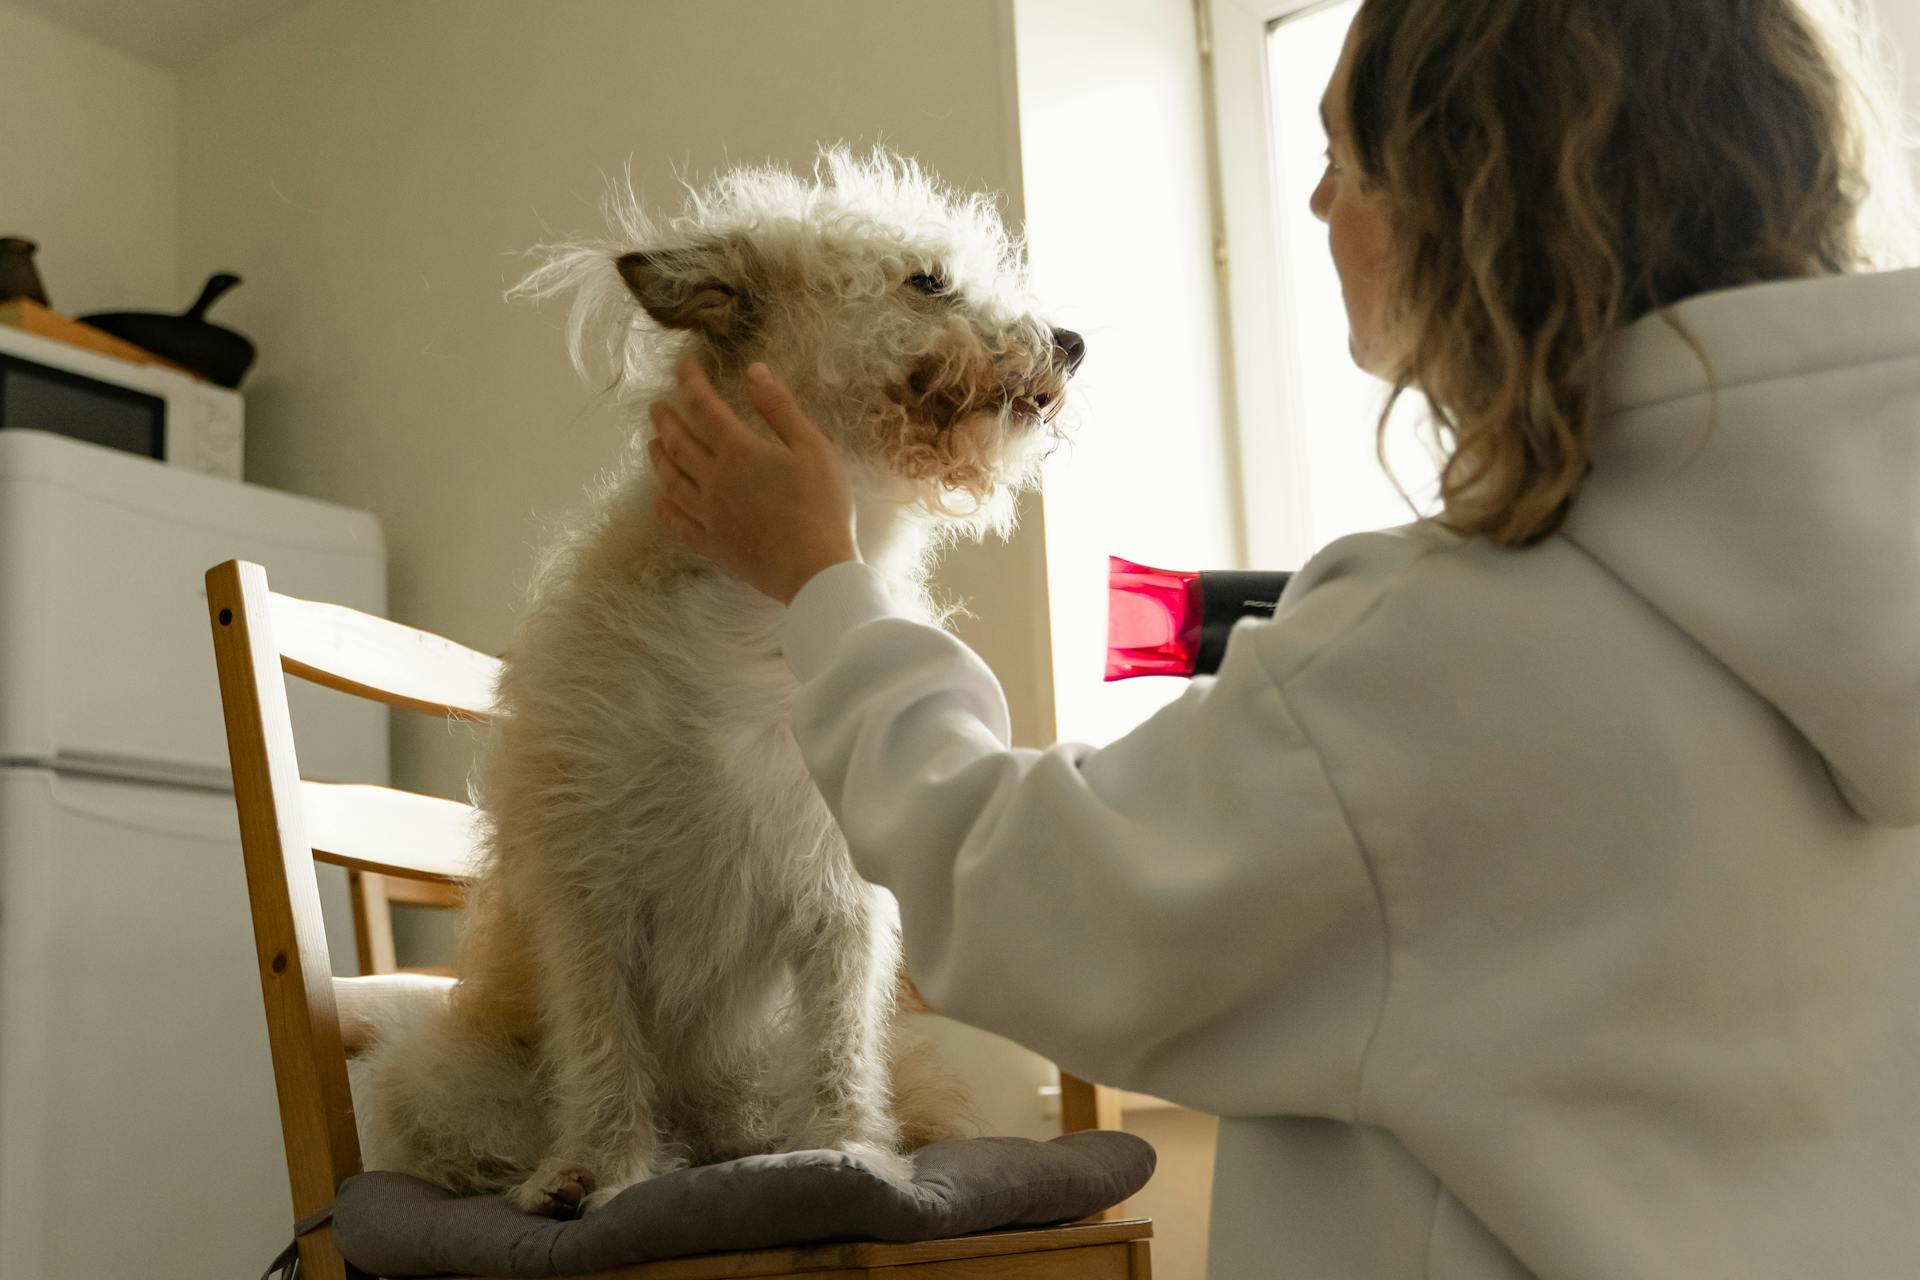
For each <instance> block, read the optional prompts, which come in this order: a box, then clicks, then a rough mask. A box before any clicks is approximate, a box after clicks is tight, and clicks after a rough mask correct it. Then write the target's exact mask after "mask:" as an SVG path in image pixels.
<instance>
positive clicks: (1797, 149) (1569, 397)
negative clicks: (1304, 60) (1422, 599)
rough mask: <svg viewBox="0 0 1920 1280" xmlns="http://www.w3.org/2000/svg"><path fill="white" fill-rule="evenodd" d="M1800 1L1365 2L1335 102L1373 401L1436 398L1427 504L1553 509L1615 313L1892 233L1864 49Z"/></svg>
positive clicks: (1771, 272)
mask: <svg viewBox="0 0 1920 1280" xmlns="http://www.w3.org/2000/svg"><path fill="white" fill-rule="evenodd" d="M1819 2H1820V0H1366V3H1365V4H1364V5H1363V6H1362V7H1361V9H1360V11H1359V15H1358V17H1357V18H1356V19H1355V24H1354V30H1353V35H1352V45H1351V55H1350V56H1351V59H1352V61H1351V68H1352V72H1351V76H1350V79H1349V84H1348V101H1347V118H1348V119H1349V121H1350V122H1351V128H1352V133H1353V139H1354V148H1355V151H1356V153H1357V155H1358V158H1359V161H1360V165H1361V169H1362V175H1363V181H1364V182H1366V183H1367V185H1368V186H1370V187H1378V188H1380V189H1382V190H1383V191H1384V193H1385V197H1386V200H1387V204H1388V208H1389V210H1390V218H1391V222H1392V227H1393V233H1392V235H1393V239H1392V247H1391V256H1392V259H1393V265H1394V269H1395V271H1394V274H1395V280H1396V287H1395V290H1394V297H1393V299H1392V302H1391V306H1392V307H1393V313H1392V316H1391V318H1390V325H1389V327H1390V331H1391V332H1392V333H1393V334H1394V335H1396V337H1397V339H1398V342H1397V345H1396V348H1395V351H1394V355H1393V357H1392V361H1391V364H1390V366H1389V367H1388V369H1387V370H1386V371H1385V372H1386V376H1387V378H1388V380H1389V381H1390V382H1391V383H1392V384H1393V395H1392V397H1391V398H1390V400H1389V403H1388V412H1389V413H1390V412H1391V410H1392V407H1393V404H1394V403H1395V402H1397V401H1398V399H1399V398H1400V396H1402V395H1403V394H1405V393H1406V392H1407V391H1409V390H1412V389H1417V390H1418V391H1419V392H1420V393H1422V394H1423V395H1424V396H1425V397H1426V399H1427V401H1428V403H1429V405H1430V407H1431V409H1432V412H1433V420H1434V425H1435V427H1436V429H1437V431H1438V433H1439V437H1440V439H1439V445H1440V450H1439V451H1440V453H1441V455H1442V456H1443V457H1444V458H1445V462H1444V466H1443V468H1442V471H1441V478H1440V494H1439V496H1440V499H1441V504H1442V507H1443V515H1442V516H1441V517H1440V518H1439V519H1440V523H1442V524H1443V525H1445V526H1446V527H1448V528H1450V529H1453V530H1455V531H1456V532H1459V533H1462V534H1465V535H1468V536H1484V537H1487V538H1490V539H1492V540H1493V541H1495V542H1497V543H1499V544H1501V545H1505V546H1516V547H1517V546H1526V545H1530V544H1532V543H1535V542H1538V541H1539V540H1541V539H1543V538H1545V537H1547V536H1549V535H1550V534H1552V533H1553V532H1554V531H1555V530H1556V529H1558V528H1559V526H1560V524H1561V522H1562V521H1563V520H1564V519H1565V517H1566V514H1567V512H1568V510H1569V509H1570V507H1571V505H1572V503H1573V501H1574V499H1575V498H1576V497H1577V495H1578V493H1579V490H1580V486H1581V483H1582V482H1583V480H1584V479H1585V477H1586V474H1587V472H1588V469H1589V462H1588V452H1589V446H1590V443H1591V439H1592V434H1593V431H1594V428H1595V424H1596V420H1597V417H1598V413H1599V387H1598V385H1597V384H1598V381H1599V379H1598V374H1599V372H1600V367H1601V362H1602V358H1603V356H1604V352H1605V345H1606V340H1607V338H1608V336H1609V335H1610V334H1611V333H1613V332H1614V331H1616V330H1617V329H1618V328H1620V327H1621V326H1623V325H1625V324H1629V323H1631V322H1633V321H1634V320H1637V319H1639V318H1641V317H1643V316H1646V315H1649V314H1653V313H1660V314H1662V315H1667V311H1666V309H1667V308H1668V307H1670V306H1672V305H1673V304H1674V303H1677V302H1679V301H1681V300H1682V299H1685V298H1688V297H1691V296H1693V295H1695V294H1700V293H1705V292H1709V291H1712V290H1716V289H1726V288H1732V287H1735V286H1739V285H1748V284H1756V283H1761V282H1764V281H1772V280H1784V279H1792V278H1798V277H1808V276H1817V275H1830V274H1839V273H1847V272H1853V271H1859V270H1864V269H1869V268H1871V267H1874V266H1878V265H1885V264H1887V263H1888V262H1890V261H1891V260H1892V253H1894V252H1900V251H1903V249H1896V250H1886V249H1884V248H1883V247H1882V246H1879V245H1876V244H1873V243H1870V242H1869V239H1868V237H1867V236H1866V235H1864V234H1863V225H1864V224H1863V220H1862V216H1861V215H1862V211H1863V208H1865V206H1866V205H1867V201H1868V195H1869V190H1870V188H1871V187H1872V186H1873V185H1874V184H1873V182H1872V181H1871V180H1870V175H1872V174H1873V170H1874V164H1873V155H1874V154H1875V144H1874V142H1873V125H1874V121H1873V116H1874V115H1876V114H1878V111H1877V110H1876V103H1875V101H1874V100H1872V98H1871V97H1870V95H1869V93H1868V92H1867V88H1866V86H1868V85H1869V84H1871V83H1873V82H1874V81H1875V77H1874V76H1873V75H1872V74H1871V72H1872V70H1873V67H1872V66H1871V62H1872V59H1871V58H1869V57H1868V56H1866V55H1868V54H1869V53H1870V46H1869V45H1868V43H1867V42H1866V41H1865V40H1864V37H1859V36H1858V33H1859V31H1860V30H1861V28H1860V27H1859V25H1858V24H1853V25H1847V24H1843V23H1840V22H1837V21H1824V22H1823V21H1822V20H1821V19H1820V17H1819V16H1818V15H1817V14H1816V12H1815V11H1814V9H1812V8H1810V7H1809V4H1810V3H1814V4H1817V3H1819ZM1834 2H1835V3H1844V2H1847V0H1834ZM1838 12H1839V11H1838V10H1836V11H1835V14H1836V15H1837V14H1838ZM1849 33H1852V34H1851V35H1850V34H1849ZM1902 178H1903V179H1904V171H1902ZM1882 185H1883V188H1886V189H1887V193H1888V194H1891V189H1890V187H1891V185H1892V184H1882ZM1898 185H1902V186H1906V184H1905V183H1904V182H1902V183H1901V184H1898ZM1906 193H1907V194H1908V195H1909V196H1910V193H1911V188H1910V186H1906ZM1667 318H1668V322H1669V323H1675V322H1674V320H1673V318H1672V317H1671V316H1670V315H1668V316H1667ZM1675 327H1676V328H1678V327H1679V326H1678V325H1677V323H1676V324H1675ZM1683 336H1685V335H1684V332H1683ZM1689 341H1691V339H1689ZM1694 349H1695V351H1696V353H1698V354H1700V355H1701V358H1702V360H1703V362H1704V361H1705V353H1704V352H1702V351H1700V348H1699V347H1698V345H1697V344H1695V347H1694ZM1709 377H1710V378H1711V367H1710V366H1709ZM1386 428H1387V414H1384V413H1383V414H1382V416H1381V420H1380V432H1381V456H1382V461H1383V463H1384V461H1385V446H1384V436H1385V431H1386Z"/></svg>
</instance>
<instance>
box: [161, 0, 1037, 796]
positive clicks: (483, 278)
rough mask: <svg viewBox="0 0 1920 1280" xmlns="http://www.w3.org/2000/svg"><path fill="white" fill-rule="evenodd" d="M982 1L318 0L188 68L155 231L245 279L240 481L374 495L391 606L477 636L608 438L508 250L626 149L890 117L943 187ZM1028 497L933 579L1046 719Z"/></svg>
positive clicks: (400, 764)
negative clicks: (244, 423)
mask: <svg viewBox="0 0 1920 1280" xmlns="http://www.w3.org/2000/svg"><path fill="white" fill-rule="evenodd" d="M1007 15H1008V4H1007V3H1006V2H1005V0H986V2H972V3H967V4H961V5H954V4H950V3H942V2H940V0H904V2H902V0H789V2H786V3H780V4H770V3H762V2H752V0H650V2H649V3H646V4H633V3H627V2H624V0H566V2H565V3H557V4H531V3H526V2H525V0H414V2H413V3H409V4H404V5H396V4H386V3H376V2H373V0H340V2H330V3H327V4H324V5H308V6H302V7H300V8H297V9H295V10H294V11H293V12H291V13H290V14H288V15H286V16H285V17H283V18H281V19H279V20H277V21H275V22H273V23H270V24H269V25H267V26H265V27H263V28H261V29H259V30H257V31H254V32H252V33H250V34H248V35H247V36H245V37H243V38H242V39H240V40H239V41H237V42H235V43H233V44H231V45H230V46H228V47H227V48H225V49H223V50H221V51H220V52H218V53H217V54H216V55H215V56H213V57H211V58H209V59H206V60H204V61H202V62H201V63H200V64H198V65H197V66H196V67H195V68H194V69H193V70H192V72H191V73H190V74H189V75H188V76H187V77H186V78H185V83H184V85H183V130H182V136H183V138H184V140H185V148H184V150H185V170H184V173H185V182H184V187H183V191H184V200H183V211H182V219H181V223H182V236H183V243H184V245H185V246H186V250H187V254H188V256H189V257H191V258H193V259H195V260H199V259H201V258H209V259H210V258H213V257H218V258H219V260H220V261H221V262H222V263H223V264H224V265H227V266H229V267H231V268H232V269H234V270H236V271H238V272H239V273H240V274H241V275H243V276H245V277H247V280H248V284H247V285H246V287H245V288H243V289H241V290H239V291H237V292H236V293H235V294H234V295H233V298H232V301H231V303H230V304H228V309H227V312H226V316H227V322H228V323H229V324H232V325H233V326H234V327H236V328H239V329H241V330H243V331H245V332H247V333H248V334H249V335H250V336H252V337H253V338H254V339H255V340H256V341H257V342H258V343H259V345H260V350H261V358H260V365H259V367H258V369H257V371H256V373H255V374H254V375H253V376H252V377H251V378H250V379H249V382H248V385H247V390H248V393H249V414H250V421H249V427H248V433H249V434H248V448H249V450H250V459H249V466H248V471H249V478H250V479H252V480H255V481H258V482H260V483H264V484H268V485H273V486H276V487H279V488H285V489H293V490H297V491H299V492H303V493H310V494H313V495H315V496H319V497H325V498H330V499H334V500H336V501H341V502H346V503H351V504H354V505H357V506H364V507H367V508H370V509H371V510H373V511H375V512H377V513H378V514H379V515H380V516H381V518H382V519H383V520H384V521H385V522H386V528H387V537H388V546H389V548H390V550H391V555H392V568H391V599H392V609H393V612H394V615H395V616H396V617H399V618H401V619H403V620H406V621H410V622H413V623H416V624H418V625H422V626H426V627H429V628H432V629H436V630H440V631H444V632H446V633H448V634H450V635H453V636H455V637H457V638H459V639H462V640H464V641H466V642H467V643H470V644H473V645H476V646H478V647H481V648H486V649H490V650H496V651H497V650H499V649H501V648H503V647H505V645H506V644H507V643H508V640H509V636H510V630H511V624H512V620H513V617H514V613H515V609H516V607H517V605H518V603H519V599H520V592H521V588H522V585H523V583H524V581H525V579H526V577H527V575H528V572H529V569H530V566H531V563H532V552H531V547H532V546H533V545H534V544H536V543H538V542H539V541H540V540H541V537H542V535H541V531H540V529H541V526H540V521H541V519H542V518H544V517H549V516H552V515H554V514H556V513H559V512H562V511H564V510H565V509H566V508H568V507H569V506H571V505H572V504H573V503H574V502H576V501H577V499H578V498H579V496H580V494H581V492H582V488H583V485H584V483H585V482H586V480H587V479H588V478H589V477H590V476H591V475H592V473H593V472H594V471H595V469H596V468H598V467H600V466H601V465H603V464H605V463H607V462H608V461H610V460H611V459H612V457H613V456H614V453H615V446H616V439H617V428H616V427H615V426H614V425H613V424H610V423H609V422H608V421H606V419H605V418H604V417H601V416H597V415H595V414H592V413H584V412H583V409H585V408H586V406H587V405H588V402H589V400H590V399H591V398H592V392H591V390H590V389H589V388H587V387H585V386H583V385H582V384H581V383H580V381H579V380H578V379H577V378H576V377H575V375H574V374H573V372H572V371H571V369H570V368H569V367H568V365H567V362H566V357H565V354H564V351H563V342H562V337H561V334H560V331H559V323H560V315H559V312H558V310H557V309H555V310H550V311H548V312H547V313H546V314H542V313H540V312H537V311H536V310H534V309H533V308H531V307H529V306H526V305H511V306H510V305H508V304H506V303H505V302H503V301H502V299H501V293H502V291H503V289H504V288H505V287H506V286H507V285H508V284H510V283H512V281H513V280H514V279H515V278H516V277H517V275H518V273H519V272H520V270H521V269H522V266H523V261H522V260H521V259H519V258H517V257H516V256H515V255H516V254H518V253H520V252H521V251H523V250H525V249H526V248H528V247H529V246H531V245H532V244H534V243H536V242H537V241H539V240H541V239H543V238H548V237H550V236H554V235H564V234H567V233H578V232H583V231H584V232H591V231H595V230H597V229H598V217H597V213H596V211H595V209H594V204H595V202H596V201H597V199H598V197H599V194H600V191H601V189H602V177H603V175H604V174H609V173H618V172H619V171H620V170H621V168H622V166H623V165H625V164H626V163H627V162H628V160H629V158H631V160H632V164H633V173H634V179H635V183H636V185H637V187H638V188H639V189H640V190H641V192H642V194H643V195H644V196H645V197H646V198H647V199H648V200H650V201H655V202H659V203H660V204H661V205H663V206H666V207H672V206H674V205H677V203H678V196H679V192H678V190H677V188H676V186H675V184H674V173H673V167H674V166H675V165H679V166H683V167H684V169H685V170H686V171H688V172H690V173H693V174H696V175H698V174H704V173H708V172H711V171H712V170H713V169H715V168H716V167H719V166H722V165H724V164H727V163H729V162H735V161H761V160H765V159H767V158H769V157H772V158H775V159H778V160H782V161H787V162H790V163H795V164H802V165H804V164H806V163H808V162H809V161H810V159H811V156H812V154H813V151H814V148H815V146H816V144H818V143H819V142H821V141H823V140H828V141H830V140H834V139H841V138H845V139H852V140H866V141H871V140H873V139H874V138H876V137H878V136H881V135H883V134H884V137H885V138H886V140H887V141H888V142H889V143H890V144H892V145H894V146H896V147H898V148H900V149H902V150H904V151H908V152H911V153H914V154H916V155H918V156H919V157H921V158H922V159H923V160H924V161H925V162H926V163H927V164H928V165H930V166H931V167H932V168H933V169H935V170H936V171H938V172H939V173H941V174H942V175H943V176H945V177H946V178H947V179H948V180H949V181H951V182H954V183H956V184H961V185H966V186H971V187H981V188H985V189H989V190H997V191H1006V192H1010V193H1011V195H1010V200H1009V205H1008V210H1007V211H1008V216H1009V217H1010V218H1011V219H1012V220H1014V221H1015V222H1016V223H1017V222H1018V220H1019V217H1020V203H1019V199H1020V169H1019V163H1018V153H1017V150H1016V145H1015V141H1014V138H1013V133H1012V128H1013V103H1012V86H1011V82H1010V80H1009V79H1008V78H1007V77H1008V75H1009V72H1008V58H1009V55H1008V53H1007V42H1008V29H1007V23H1008V16H1007ZM1040 563H1041V562H1040V543H1039V539H1038V529H1037V526H1036V527H1035V528H1034V529H1032V530H1031V531H1029V532H1028V534H1027V535H1026V536H1025V538H1023V539H1021V540H1017V541H1016V543H1015V544H1014V545H1013V546H1011V547H1007V546H995V547H990V548H983V549H978V550H973V551H970V552H963V553H961V554H959V555H957V556H956V557H954V564H953V566H952V567H951V568H950V570H949V571H948V572H947V573H946V574H945V575H944V577H943V583H944V585H945V587H946V589H947V590H949V591H951V592H953V593H955V594H959V595H963V596H972V597H976V598H977V599H978V601H979V603H978V607H977V610H976V612H977V613H978V614H979V615H980V617H979V620H978V622H977V623H975V624H973V625H971V626H969V627H963V632H964V633H966V634H967V635H968V636H969V638H970V639H973V640H976V641H978V642H979V644H980V647H981V648H982V650H983V651H984V652H985V653H986V655H987V656H988V658H989V660H990V661H993V662H995V664H996V666H997V667H998V669H999V670H1000V672H1001V675H1002V678H1003V679H1004V680H1005V681H1006V682H1007V684H1008V686H1009V689H1008V691H1009V695H1010V699H1011V701H1012V702H1013V705H1014V707H1015V709H1016V710H1015V718H1016V721H1017V723H1018V725H1019V728H1020V729H1021V731H1022V732H1023V734H1024V735H1025V736H1027V737H1028V738H1033V739H1037V738H1041V737H1045V736H1047V734H1048V733H1049V731H1050V729H1051V721H1050V718H1049V717H1048V716H1047V715H1046V699H1045V678H1046V669H1045V647H1044V635H1045V618H1044V616H1043V614H1041V613H1040V612H1039V610H1040V608H1041V605H1040V577H1039V575H1040ZM465 767H466V752H465V750H464V749H463V745H462V744H461V743H459V742H457V741H455V740H454V738H453V737H452V736H450V735H449V733H448V732H447V730H446V729H445V728H444V727H441V726H431V725H425V724H420V723H415V722H413V721H412V718H410V717H402V718H401V720H400V723H399V724H398V726H397V728H396V737H395V773H396V781H397V782H399V783H400V784H401V785H405V786H411V787H415V788H418V789H421V790H429V791H437V792H440V793H443V794H456V795H457V794H461V789H462V786H463V778H464V770H465Z"/></svg>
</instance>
